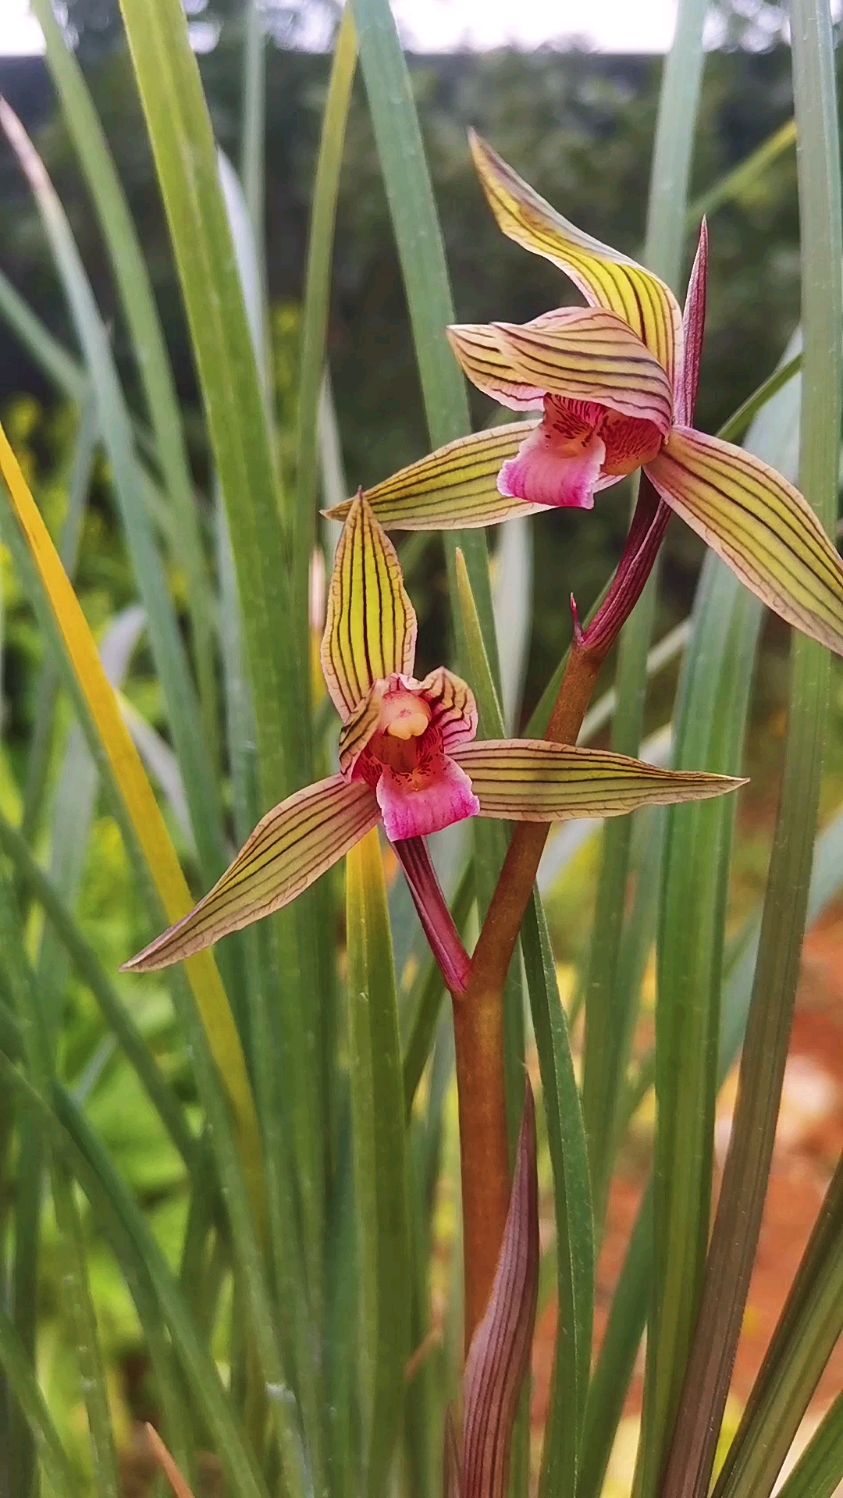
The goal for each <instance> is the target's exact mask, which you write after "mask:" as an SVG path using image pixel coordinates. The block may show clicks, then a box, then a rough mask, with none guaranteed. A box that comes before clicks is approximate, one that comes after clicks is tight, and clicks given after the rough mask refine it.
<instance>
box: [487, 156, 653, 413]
mask: <svg viewBox="0 0 843 1498" xmlns="http://www.w3.org/2000/svg"><path fill="white" fill-rule="evenodd" d="M471 150H472V154H473V156H474V164H475V166H476V168H477V171H478V174H479V176H480V181H481V182H482V184H483V188H484V191H485V193H486V197H487V198H488V200H489V203H490V205H491V209H492V212H493V213H494V215H495V218H496V219H497V221H498V225H499V227H500V228H501V229H502V230H503V232H504V234H506V235H508V237H509V238H510V239H514V240H515V242H516V244H520V245H523V247H524V249H526V250H531V251H532V252H533V254H535V255H542V256H543V257H544V259H545V260H550V261H551V262H552V264H553V265H558V266H559V268H560V270H563V271H565V273H566V275H568V276H570V278H571V280H572V281H573V282H574V285H575V286H577V287H578V288H579V290H580V291H581V292H582V294H583V296H584V297H585V299H586V301H587V302H588V303H589V304H590V305H591V306H593V307H595V306H596V307H608V308H609V309H610V310H611V311H612V312H617V313H618V314H619V315H620V316H621V317H622V318H623V320H624V322H625V323H627V324H628V326H629V327H630V328H632V330H633V332H634V333H637V334H638V336H639V338H641V340H642V341H643V342H644V343H645V344H646V345H647V348H648V349H649V350H650V352H651V353H652V354H655V356H656V358H657V359H658V361H659V363H660V364H662V365H663V366H664V368H665V369H666V370H667V373H668V375H669V377H670V381H671V384H672V383H673V379H674V375H675V372H676V369H677V367H678V366H679V365H680V362H681V347H682V319H681V316H680V312H679V306H678V304H677V301H676V298H675V297H674V295H673V293H672V292H671V291H670V289H669V287H667V286H666V285H665V284H664V282H663V281H661V280H659V277H658V276H654V275H653V274H652V272H651V271H648V270H645V269H644V267H643V266H641V265H638V264H636V262H635V261H634V260H630V259H629V257H628V256H627V255H622V254H621V253H620V252H619V251H618V250H613V249H612V248H611V247H610V246H609V245H605V244H601V243H600V241H599V240H598V239H592V237H591V235H590V234H584V233H583V232H582V230H581V229H577V228H576V226H575V225H574V224H571V223H569V222H568V220H567V219H566V218H563V217H562V215H561V213H557V212H556V209H555V208H551V206H550V204H549V203H548V202H546V201H545V199H544V198H542V197H540V196H539V194H538V193H537V192H535V191H534V189H533V188H532V187H530V186H529V184H528V183H526V182H524V181H523V179H522V178H521V177H519V176H518V174H517V172H514V171H513V170H512V167H511V166H508V165H507V163H506V162H505V161H504V160H503V159H502V158H501V157H500V156H498V155H497V153H496V152H495V151H493V150H492V149H491V147H490V146H487V145H486V142H485V141H483V140H481V139H480V137H479V136H478V135H475V134H474V133H473V132H472V133H471Z"/></svg>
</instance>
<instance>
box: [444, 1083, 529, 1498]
mask: <svg viewBox="0 0 843 1498" xmlns="http://www.w3.org/2000/svg"><path fill="white" fill-rule="evenodd" d="M538 1284H539V1214H538V1175H537V1168H536V1111H535V1104H534V1102H533V1094H532V1090H531V1088H530V1084H529V1082H528V1083H527V1089H526V1095H525V1098H524V1118H523V1122H522V1124H521V1134H520V1137H519V1140H518V1153H517V1156H516V1161H515V1176H514V1179H513V1182H512V1194H511V1196H510V1203H509V1213H508V1215H507V1219H506V1232H505V1233H504V1239H503V1244H502V1245H501V1252H500V1258H499V1259H498V1267H497V1271H496V1273H495V1281H494V1284H493V1286H492V1294H491V1297H490V1300H489V1306H488V1309H487V1311H486V1314H485V1315H484V1317H483V1320H482V1321H481V1322H480V1325H479V1326H478V1328H477V1330H476V1332H475V1333H474V1336H473V1338H472V1340H471V1347H470V1348H469V1352H468V1358H467V1361H466V1367H465V1376H464V1380H463V1391H464V1416H463V1442H462V1482H461V1487H460V1489H459V1493H460V1495H461V1498H505V1495H506V1492H507V1483H508V1477H509V1456H510V1447H511V1443H512V1429H513V1424H514V1421H515V1414H516V1410H517V1407H518V1396H519V1394H520V1392H521V1384H522V1382H523V1379H524V1374H525V1372H526V1369H527V1365H528V1362H529V1358H530V1344H531V1342H532V1337H533V1325H534V1322H535V1316H536V1299H537V1295H538Z"/></svg>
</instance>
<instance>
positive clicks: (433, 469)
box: [327, 421, 542, 710]
mask: <svg viewBox="0 0 843 1498" xmlns="http://www.w3.org/2000/svg"><path fill="white" fill-rule="evenodd" d="M536 426H537V423H536V422H535V421H518V422H512V423H509V424H507V425H506V426H501V427H495V428H493V429H492V430H491V431H488V432H475V433H472V434H471V435H470V436H468V437H459V438H457V440H456V441H454V442H450V443H448V444H447V445H446V446H445V447H441V448H438V449H437V450H436V452H434V453H431V454H429V455H428V456H426V457H424V458H421V459H420V460H419V461H418V462H417V463H411V464H409V465H408V466H407V467H406V468H402V469H401V470H400V471H399V472H398V473H396V474H393V475H392V476H391V477H390V478H388V479H386V480H384V482H383V483H382V484H377V485H375V486H374V487H373V488H372V489H369V490H367V492H366V496H365V497H366V500H367V503H368V504H369V505H371V508H372V510H373V512H374V514H375V515H376V517H377V519H378V520H379V521H380V522H381V523H382V524H383V525H385V526H390V527H394V528H396V529H399V530H425V529H430V528H431V527H435V528H442V529H444V528H454V529H456V528H458V527H459V526H461V525H478V526H479V525H489V524H497V523H499V522H500V521H503V520H508V519H511V518H516V517H517V518H521V517H526V516H527V515H533V514H535V513H536V512H537V511H538V510H540V509H542V506H541V505H531V504H526V503H524V502H523V501H522V500H519V499H507V498H505V497H504V496H502V495H501V494H499V493H498V488H497V478H498V474H499V472H500V470H501V466H502V464H503V463H504V462H505V461H506V460H507V459H508V458H512V457H514V456H515V454H516V453H517V451H518V449H519V447H520V446H521V443H522V442H523V441H524V440H525V438H526V437H528V436H529V435H530V433H531V432H533V431H535V429H536ZM351 505H352V501H351V500H347V501H345V502H344V503H343V504H341V505H337V506H335V508H334V509H332V510H329V511H328V512H327V513H328V515H329V516H330V517H331V519H332V520H342V519H344V518H345V517H346V516H347V515H348V514H349V512H350V510H351ZM349 710H350V709H349Z"/></svg>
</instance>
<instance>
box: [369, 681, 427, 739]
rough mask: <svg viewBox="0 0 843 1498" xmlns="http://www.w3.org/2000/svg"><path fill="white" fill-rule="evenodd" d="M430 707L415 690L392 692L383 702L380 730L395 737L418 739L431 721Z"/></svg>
mask: <svg viewBox="0 0 843 1498" xmlns="http://www.w3.org/2000/svg"><path fill="white" fill-rule="evenodd" d="M430 716H431V715H430V708H429V707H428V705H427V703H426V702H425V701H424V698H422V697H416V696H415V695H414V693H413V692H406V691H400V692H390V693H389V695H388V696H387V697H385V698H384V700H383V703H382V704H381V716H380V723H379V725H378V728H379V732H381V733H387V734H389V736H390V738H393V739H404V740H407V739H418V738H421V735H422V734H423V733H424V731H425V729H426V728H427V726H428V724H429V722H430Z"/></svg>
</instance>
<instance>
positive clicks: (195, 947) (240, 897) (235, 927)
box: [125, 775, 380, 972]
mask: <svg viewBox="0 0 843 1498" xmlns="http://www.w3.org/2000/svg"><path fill="white" fill-rule="evenodd" d="M379 818H380V811H379V809H378V804H377V801H376V800H375V797H374V794H373V792H372V791H371V790H370V789H369V787H368V786H367V785H363V784H361V783H359V782H357V783H355V784H353V785H349V784H348V782H347V781H346V780H344V779H343V777H342V776H341V775H331V776H330V777H329V778H328V779H327V780H320V781H318V782H317V784H316V785H309V786H307V788H306V789H305V790H303V791H297V792H296V794H295V795H294V796H289V797H288V798H287V800H286V801H282V802H281V804H280V806H276V807H274V808H273V810H272V811H270V812H267V815H266V816H265V817H264V818H263V819H262V821H260V822H259V823H258V825H257V827H256V828H255V830H254V832H253V833H252V835H251V837H250V838H249V840H248V842H247V843H246V844H245V845H244V846H243V848H241V850H240V852H239V853H238V855H237V857H236V858H235V860H234V862H233V863H232V864H231V866H230V867H229V868H228V869H226V871H225V873H224V874H223V876H222V878H221V879H219V880H218V881H217V883H216V884H215V885H214V887H213V889H212V890H211V891H210V892H209V893H208V894H207V895H206V896H205V898H204V899H203V900H200V901H199V904H198V905H196V906H195V907H194V909H193V910H191V912H190V914H189V915H186V916H185V917H184V919H183V920H181V921H178V922H177V923H176V925H175V926H170V927H169V929H168V930H167V931H164V932H163V933H162V935H161V936H158V937H156V939H155V941H153V942H150V944H149V946H148V947H144V949H143V951H142V952H139V953H138V955H137V957H133V958H132V960H131V962H127V963H126V964H125V969H126V971H129V972H149V971H151V970H153V969H154V968H161V967H169V966H170V964H171V963H173V962H180V961H181V960H182V958H184V957H190V956H191V955H192V954H193V953H194V952H201V951H202V950H203V949H204V948H205V947H210V946H212V945H213V943H214V942H216V941H219V939H220V937H222V936H227V935H228V934H229V932H231V931H240V930H241V929H242V927H243V926H250V925H251V924H252V922H253V921H257V920H260V919H261V917H262V916H265V915H271V914H272V912H273V911H274V910H280V909H281V907H282V906H283V905H289V903H290V901H291V900H295V898H296V896H297V895H300V894H302V893H303V891H304V890H306V889H308V888H309V886H310V885H311V884H313V882H314V880H316V879H318V878H319V876H320V874H324V873H325V872H326V870H328V869H330V868H332V867H333V865H334V864H335V863H337V862H338V861H339V859H341V858H342V857H343V856H344V855H345V854H346V853H347V852H348V851H349V849H350V848H353V847H354V844H355V843H356V842H359V840H360V838H362V837H365V835H366V833H367V832H369V831H370V829H371V828H372V827H374V826H375V825H376V824H377V822H378V820H379Z"/></svg>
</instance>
